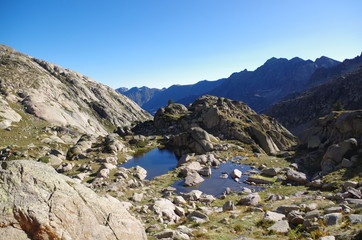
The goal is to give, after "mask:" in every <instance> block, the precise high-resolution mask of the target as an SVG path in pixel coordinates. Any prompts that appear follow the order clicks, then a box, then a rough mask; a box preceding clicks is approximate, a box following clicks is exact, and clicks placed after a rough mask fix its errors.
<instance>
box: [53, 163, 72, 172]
mask: <svg viewBox="0 0 362 240" xmlns="http://www.w3.org/2000/svg"><path fill="white" fill-rule="evenodd" d="M74 165H75V164H74V163H63V164H62V165H60V166H59V167H58V168H57V171H58V172H60V173H63V172H69V171H72V170H73V167H74Z"/></svg>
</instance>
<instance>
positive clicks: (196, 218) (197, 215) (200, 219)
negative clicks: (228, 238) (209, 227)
mask: <svg viewBox="0 0 362 240" xmlns="http://www.w3.org/2000/svg"><path fill="white" fill-rule="evenodd" d="M187 219H188V220H189V221H192V222H196V223H204V222H208V221H209V217H208V216H207V215H206V214H204V213H202V212H199V211H193V212H191V213H190V214H189V215H187Z"/></svg>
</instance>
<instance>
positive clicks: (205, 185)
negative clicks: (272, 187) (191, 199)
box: [172, 162, 262, 197]
mask: <svg viewBox="0 0 362 240" xmlns="http://www.w3.org/2000/svg"><path fill="white" fill-rule="evenodd" d="M234 169H239V170H240V171H241V172H243V173H245V172H246V171H249V170H252V169H251V168H250V166H249V165H244V164H237V163H233V162H227V163H222V164H220V166H219V168H212V174H211V176H210V177H204V179H205V181H204V182H202V183H200V184H199V185H197V186H195V187H185V186H183V183H184V180H183V179H182V180H178V181H176V182H175V183H174V184H173V185H172V187H174V188H176V189H177V190H176V192H183V193H188V192H191V191H192V190H195V189H197V190H200V191H201V192H203V193H206V194H210V195H213V196H215V197H219V196H220V195H222V194H223V192H225V189H226V188H227V187H229V188H230V189H231V190H232V191H238V192H240V191H241V190H242V187H247V188H250V189H255V190H256V191H260V190H261V189H262V188H260V187H257V186H251V185H248V184H245V183H242V182H243V181H245V180H246V179H247V178H248V176H247V175H242V177H241V178H240V180H239V182H235V181H234V180H233V179H232V178H231V177H230V173H231V171H232V170H234ZM223 173H227V174H228V175H229V176H228V178H220V176H221V175H222V174H223Z"/></svg>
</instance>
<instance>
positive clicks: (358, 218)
mask: <svg viewBox="0 0 362 240" xmlns="http://www.w3.org/2000/svg"><path fill="white" fill-rule="evenodd" d="M348 219H349V221H350V222H351V223H352V224H362V215H360V214H351V215H349V216H348Z"/></svg>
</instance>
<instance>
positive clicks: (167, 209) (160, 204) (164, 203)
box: [152, 198, 179, 223]
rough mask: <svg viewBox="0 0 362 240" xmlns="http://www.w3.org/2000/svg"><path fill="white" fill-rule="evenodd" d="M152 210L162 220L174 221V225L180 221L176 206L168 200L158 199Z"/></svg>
mask: <svg viewBox="0 0 362 240" xmlns="http://www.w3.org/2000/svg"><path fill="white" fill-rule="evenodd" d="M152 208H153V210H154V211H155V213H156V214H157V215H158V216H159V217H160V218H163V219H166V220H167V221H170V222H171V221H173V222H174V223H176V222H177V221H178V220H179V216H177V214H176V213H175V208H176V206H175V205H174V204H173V203H172V202H171V201H170V200H168V199H165V198H160V199H157V200H156V201H155V203H154V204H153V206H152Z"/></svg>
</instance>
